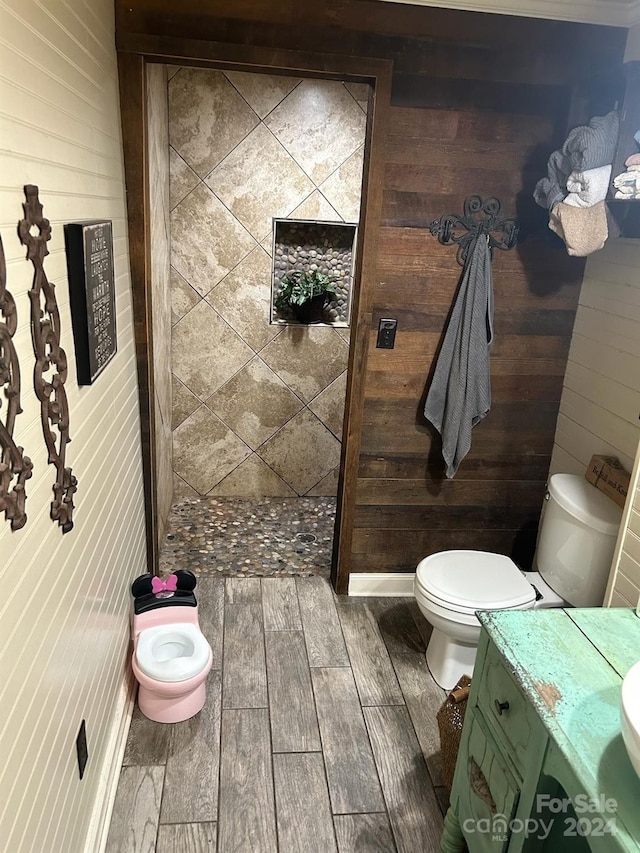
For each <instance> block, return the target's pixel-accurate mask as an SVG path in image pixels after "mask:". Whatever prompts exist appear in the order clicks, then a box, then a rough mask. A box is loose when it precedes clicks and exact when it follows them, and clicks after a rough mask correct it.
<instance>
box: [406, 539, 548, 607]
mask: <svg viewBox="0 0 640 853" xmlns="http://www.w3.org/2000/svg"><path fill="white" fill-rule="evenodd" d="M416 582H417V584H418V585H419V586H420V588H421V589H422V590H423V591H424V593H425V594H426V596H427V597H428V598H431V599H433V600H434V601H435V602H442V604H443V606H444V607H449V608H451V607H454V608H456V609H458V608H459V609H460V610H461V611H463V612H467V611H469V612H473V611H475V610H501V609H510V608H517V607H526V606H527V605H528V604H531V603H532V602H533V601H534V600H535V591H534V589H533V587H532V586H531V584H530V583H529V582H528V581H527V580H526V579H525V578H523V577H522V575H521V574H520V570H519V569H518V567H517V566H516V564H515V563H514V562H513V561H512V560H510V559H509V557H505V556H504V554H492V553H489V552H488V551H440V552H439V553H437V554H432V555H431V556H430V557H425V558H424V560H422V561H421V562H420V564H419V565H418V568H417V570H416Z"/></svg>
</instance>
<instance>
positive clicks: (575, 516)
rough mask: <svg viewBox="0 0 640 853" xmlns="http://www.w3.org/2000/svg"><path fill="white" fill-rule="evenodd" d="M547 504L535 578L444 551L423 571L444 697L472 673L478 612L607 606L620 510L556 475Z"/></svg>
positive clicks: (432, 659)
mask: <svg viewBox="0 0 640 853" xmlns="http://www.w3.org/2000/svg"><path fill="white" fill-rule="evenodd" d="M545 499H546V500H547V505H546V510H545V511H544V512H543V516H542V522H541V526H540V535H539V537H538V546H537V550H536V555H535V561H534V566H535V569H536V571H534V572H522V571H520V569H519V568H518V566H517V565H516V564H515V563H514V562H513V561H512V560H511V559H510V558H509V557H505V556H504V555H503V554H492V553H488V552H487V551H441V552H439V553H437V554H432V555H431V556H429V557H425V558H424V560H422V561H421V562H420V564H419V565H418V568H417V570H416V577H415V581H414V594H415V597H416V602H417V604H418V607H419V608H420V610H421V612H422V614H423V616H424V617H425V619H426V620H427V621H428V622H430V623H431V625H432V626H433V632H432V634H431V639H430V640H429V645H428V648H427V664H428V666H429V669H430V671H431V674H432V675H433V677H434V679H435V680H436V681H437V683H438V684H439V685H440V686H441V687H443V688H444V689H445V690H450V689H451V688H452V687H454V686H455V684H456V683H457V681H458V679H459V678H460V676H461V675H464V674H465V673H467V674H471V673H472V671H473V665H474V663H475V659H476V651H477V646H478V639H479V637H480V623H479V621H478V619H477V617H476V615H475V611H476V610H508V609H514V610H515V609H518V610H525V609H528V608H541V607H565V606H573V607H599V606H600V605H601V604H602V600H603V598H604V591H605V587H606V585H607V578H608V576H609V569H610V567H611V560H612V557H613V551H614V548H615V543H616V537H617V534H618V528H619V526H620V519H621V517H622V510H621V509H620V507H618V506H617V505H616V504H615V503H613V501H612V500H610V499H609V498H608V497H606V496H605V495H604V494H602V492H600V491H598V489H596V488H595V487H594V486H592V485H591V484H590V483H587V481H586V480H585V479H584V478H583V477H579V476H577V475H574V474H554V475H553V476H552V477H551V478H550V480H549V491H548V492H547V495H546V496H545Z"/></svg>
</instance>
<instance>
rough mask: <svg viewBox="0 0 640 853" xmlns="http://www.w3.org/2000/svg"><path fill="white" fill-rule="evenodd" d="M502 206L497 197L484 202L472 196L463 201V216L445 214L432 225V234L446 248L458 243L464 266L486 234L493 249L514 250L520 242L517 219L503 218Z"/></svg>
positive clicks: (478, 197)
mask: <svg viewBox="0 0 640 853" xmlns="http://www.w3.org/2000/svg"><path fill="white" fill-rule="evenodd" d="M501 207H502V205H501V204H500V202H499V201H498V199H497V198H487V199H484V200H483V199H482V198H481V196H479V195H470V196H468V198H466V199H465V202H464V214H463V216H459V215H458V214H457V213H445V214H444V216H441V217H440V219H434V221H433V222H431V223H430V224H429V231H431V233H432V234H433V235H434V237H436V236H437V238H438V240H439V242H440V243H442V245H443V246H445V245H447V244H448V243H455V244H456V245H457V246H458V251H457V254H456V259H457V261H458V263H459V264H460V266H464V264H465V261H466V259H467V252H468V251H469V247H470V246H472V245H473V243H475V240H476V239H477V238H478V237H480V236H481V235H483V234H484V235H486V236H487V238H488V240H489V248H490V249H502V250H503V251H508V250H509V249H513V247H514V246H515V245H516V242H517V239H518V223H517V222H516V220H515V219H500V209H501Z"/></svg>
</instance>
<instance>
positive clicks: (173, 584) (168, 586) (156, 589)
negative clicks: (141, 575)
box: [151, 575, 178, 595]
mask: <svg viewBox="0 0 640 853" xmlns="http://www.w3.org/2000/svg"><path fill="white" fill-rule="evenodd" d="M177 588H178V578H177V577H176V576H175V575H169V577H168V578H167V579H166V581H163V580H161V579H160V578H157V577H154V578H151V592H153V594H154V595H158V593H160V592H175V591H176V589H177Z"/></svg>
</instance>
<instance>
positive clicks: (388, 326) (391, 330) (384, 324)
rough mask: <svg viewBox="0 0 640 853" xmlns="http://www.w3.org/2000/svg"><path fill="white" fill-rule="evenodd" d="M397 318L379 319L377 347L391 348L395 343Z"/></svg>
mask: <svg viewBox="0 0 640 853" xmlns="http://www.w3.org/2000/svg"><path fill="white" fill-rule="evenodd" d="M397 327H398V321H397V320H386V319H385V320H380V322H379V323H378V339H377V341H376V347H377V349H393V348H394V346H395V343H396V329H397Z"/></svg>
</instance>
